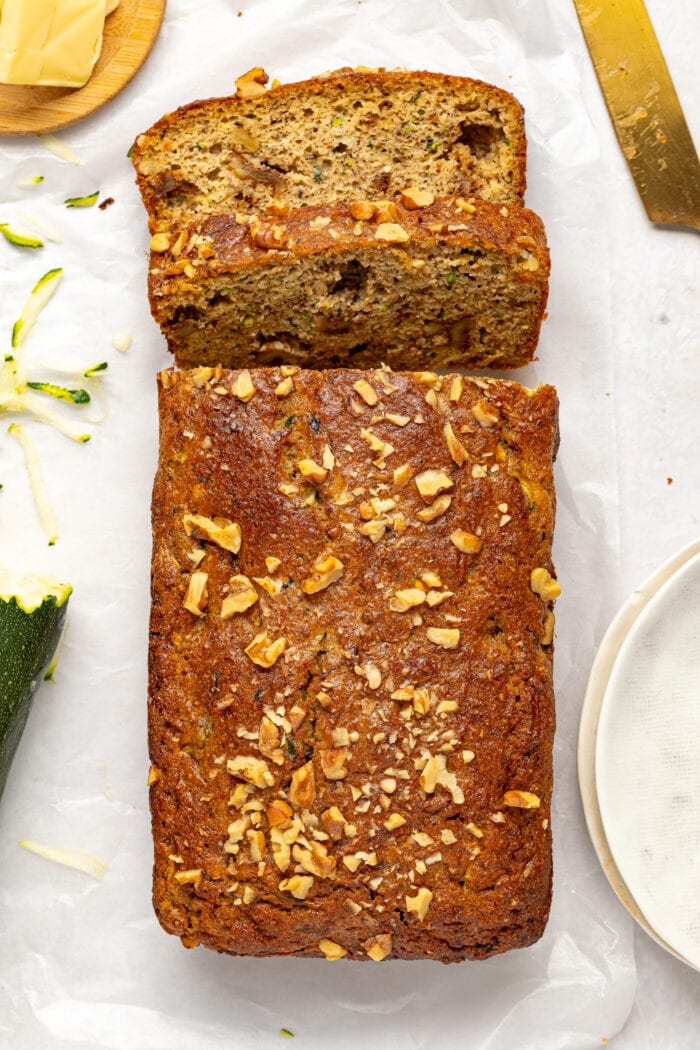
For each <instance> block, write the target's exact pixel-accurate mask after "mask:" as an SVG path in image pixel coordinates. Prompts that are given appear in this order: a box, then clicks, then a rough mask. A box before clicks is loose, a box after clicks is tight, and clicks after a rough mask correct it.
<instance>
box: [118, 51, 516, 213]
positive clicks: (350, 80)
mask: <svg viewBox="0 0 700 1050" xmlns="http://www.w3.org/2000/svg"><path fill="white" fill-rule="evenodd" d="M260 72H261V73H262V71H260ZM525 149H526V140H525V130H524V121H523V111H522V107H521V106H520V104H519V103H518V102H517V101H516V99H514V98H513V96H512V95H510V94H509V93H508V92H507V91H503V90H502V89H500V88H497V87H494V86H493V85H491V84H485V83H482V82H481V81H477V80H470V79H467V78H464V77H454V76H445V75H443V74H439V73H425V72H404V71H395V72H355V71H353V70H339V71H337V72H335V73H330V74H325V75H323V76H320V77H315V78H313V79H310V80H306V81H303V82H301V83H297V84H286V85H280V86H276V87H273V88H272V89H271V90H269V91H264V90H263V89H262V88H260V93H258V94H256V95H255V97H252V98H250V97H244V96H242V95H241V94H240V93H239V94H237V95H234V96H232V97H230V98H218V99H208V100H205V101H201V102H194V103H192V104H191V105H188V106H184V107H182V108H181V109H178V110H176V111H175V112H174V113H170V114H167V115H166V116H164V117H163V118H162V119H161V120H159V121H158V122H157V123H156V124H155V125H154V126H153V127H152V128H150V129H149V130H148V131H146V132H144V133H143V134H142V135H140V136H139V137H138V138H137V140H136V143H135V145H134V151H133V162H134V166H135V168H136V173H137V182H138V185H139V189H140V191H141V195H142V197H143V200H144V204H145V206H146V209H147V211H148V213H149V218H150V223H151V230H152V232H154V233H155V232H157V231H159V230H163V229H165V230H167V229H170V228H172V227H174V226H178V225H179V224H181V223H182V222H184V221H186V217H187V215H188V214H189V213H191V212H192V211H195V210H196V211H197V212H198V213H199V214H200V215H208V214H211V215H216V214H219V213H221V212H229V211H236V210H237V211H241V212H246V213H257V212H261V211H264V210H265V209H266V208H268V207H269V206H270V205H271V203H272V202H284V203H286V204H287V205H290V206H291V207H293V208H297V207H303V206H305V205H307V204H321V203H331V202H333V201H335V200H358V199H363V198H368V197H369V198H372V199H377V198H389V199H394V198H396V197H398V196H399V194H400V193H401V191H403V190H405V189H406V188H407V187H411V186H413V187H418V188H419V189H421V190H429V191H431V192H432V193H433V194H434V195H435V196H460V195H462V196H471V195H473V196H478V197H482V198H484V199H485V200H494V201H499V202H516V201H519V200H522V197H523V193H524V190H525Z"/></svg>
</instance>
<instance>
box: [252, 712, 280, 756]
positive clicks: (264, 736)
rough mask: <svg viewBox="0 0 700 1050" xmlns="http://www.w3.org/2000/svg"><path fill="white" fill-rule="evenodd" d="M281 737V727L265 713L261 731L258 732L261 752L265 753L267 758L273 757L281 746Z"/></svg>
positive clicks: (261, 721)
mask: <svg viewBox="0 0 700 1050" xmlns="http://www.w3.org/2000/svg"><path fill="white" fill-rule="evenodd" d="M281 739H282V737H281V734H280V731H279V727H278V726H276V725H275V723H274V722H273V721H272V720H271V719H269V718H268V717H267V715H263V717H262V719H261V720H260V731H259V734H258V747H259V748H260V753H261V754H263V755H265V757H266V758H272V757H273V753H274V752H276V751H277V749H278V748H279V746H280V741H281Z"/></svg>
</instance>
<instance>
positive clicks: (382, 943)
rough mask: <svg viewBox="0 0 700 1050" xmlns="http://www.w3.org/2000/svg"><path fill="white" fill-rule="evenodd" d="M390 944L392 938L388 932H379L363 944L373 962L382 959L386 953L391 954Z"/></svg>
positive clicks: (391, 944)
mask: <svg viewBox="0 0 700 1050" xmlns="http://www.w3.org/2000/svg"><path fill="white" fill-rule="evenodd" d="M392 946H393V940H392V936H391V934H390V933H380V934H379V936H377V937H374V938H373V939H372V940H369V941H365V942H364V944H363V948H364V949H365V951H366V952H367V955H368V956H369V958H370V959H372V960H373V961H374V962H381V961H382V959H386V957H387V955H391V949H392Z"/></svg>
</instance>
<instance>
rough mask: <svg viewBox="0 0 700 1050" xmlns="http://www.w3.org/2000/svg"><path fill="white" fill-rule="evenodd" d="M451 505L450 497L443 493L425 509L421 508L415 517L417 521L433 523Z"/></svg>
mask: <svg viewBox="0 0 700 1050" xmlns="http://www.w3.org/2000/svg"><path fill="white" fill-rule="evenodd" d="M451 503H452V496H450V495H449V494H448V493H447V492H443V494H442V495H441V496H438V497H437V498H436V499H434V500H433V502H432V503H431V504H429V506H427V507H423V509H422V510H419V511H418V512H417V513H416V517H417V518H418V520H419V521H435V519H436V518H439V517H441V516H442V515H443V514H444V513H445V511H446V510H448V509H449V506H450V504H451Z"/></svg>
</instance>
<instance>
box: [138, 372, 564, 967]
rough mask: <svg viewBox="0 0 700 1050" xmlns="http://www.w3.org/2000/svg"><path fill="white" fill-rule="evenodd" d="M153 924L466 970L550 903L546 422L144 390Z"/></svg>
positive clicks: (191, 385)
mask: <svg viewBox="0 0 700 1050" xmlns="http://www.w3.org/2000/svg"><path fill="white" fill-rule="evenodd" d="M159 412H160V456H159V465H158V471H157V475H156V480H155V486H154V491H153V530H154V546H153V583H152V601H153V604H152V613H151V640H150V701H149V733H150V753H151V761H152V768H151V774H150V777H149V783H150V785H151V789H150V793H151V810H152V817H153V837H154V846H155V867H154V903H155V908H156V911H157V914H158V918H159V920H160V922H161V924H162V926H163V927H164V928H165V930H167V931H168V932H169V933H173V934H177V935H179V936H180V937H182V939H183V942H184V943H185V944H186V945H187V946H188V947H194V946H195V945H196V944H197V943H202V944H204V945H207V946H208V947H210V948H214V949H216V950H218V951H223V952H230V953H233V954H236V955H286V956H291V955H297V956H318V957H323V956H325V957H326V958H327V959H338V958H340V957H342V956H345V957H346V958H348V959H356V960H368V959H369V960H375V961H379V960H382V959H391V958H393V959H433V960H440V961H442V962H452V961H457V960H460V959H465V958H475V959H481V958H485V957H487V956H490V955H493V954H495V953H498V952H503V951H506V950H508V949H510V948H519V947H524V946H526V945H528V944H532V942H533V941H535V940H536V939H537V938H538V937H539V936H540V935H541V934H542V931H543V929H544V926H545V923H546V921H547V914H548V911H549V903H550V893H551V828H550V823H549V821H550V809H549V806H550V799H551V789H552V735H553V731H554V703H553V693H552V639H553V623H554V616H553V612H552V601H553V599H554V598H555V597H556V595H557V594H558V593H559V587H558V584H557V583H556V582H555V581H554V580H553V578H552V573H553V569H552V564H551V539H552V527H553V520H554V489H553V482H552V459H553V457H554V454H555V452H556V446H557V434H558V431H557V398H556V393H555V391H554V390H553V388H552V387H540V388H538V389H537V390H534V391H533V390H526V389H525V388H523V387H522V386H519V385H518V384H517V383H512V382H505V381H503V380H497V379H488V380H484V379H477V378H467V377H464V376H461V375H448V376H444V377H438V376H437V375H435V374H431V373H427V372H423V373H420V374H415V375H410V374H403V375H399V374H396V373H392V372H390V371H388V370H379V371H376V372H359V371H327V372H323V373H319V372H310V371H309V372H303V371H299V370H298V369H296V368H294V367H293V366H288V365H287V366H282V367H280V368H275V369H260V370H253V371H240V372H229V371H225V370H222V369H220V368H217V369H213V368H199V369H195V370H193V371H189V372H172V371H168V372H164V373H162V374H161V376H160V391H159Z"/></svg>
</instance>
